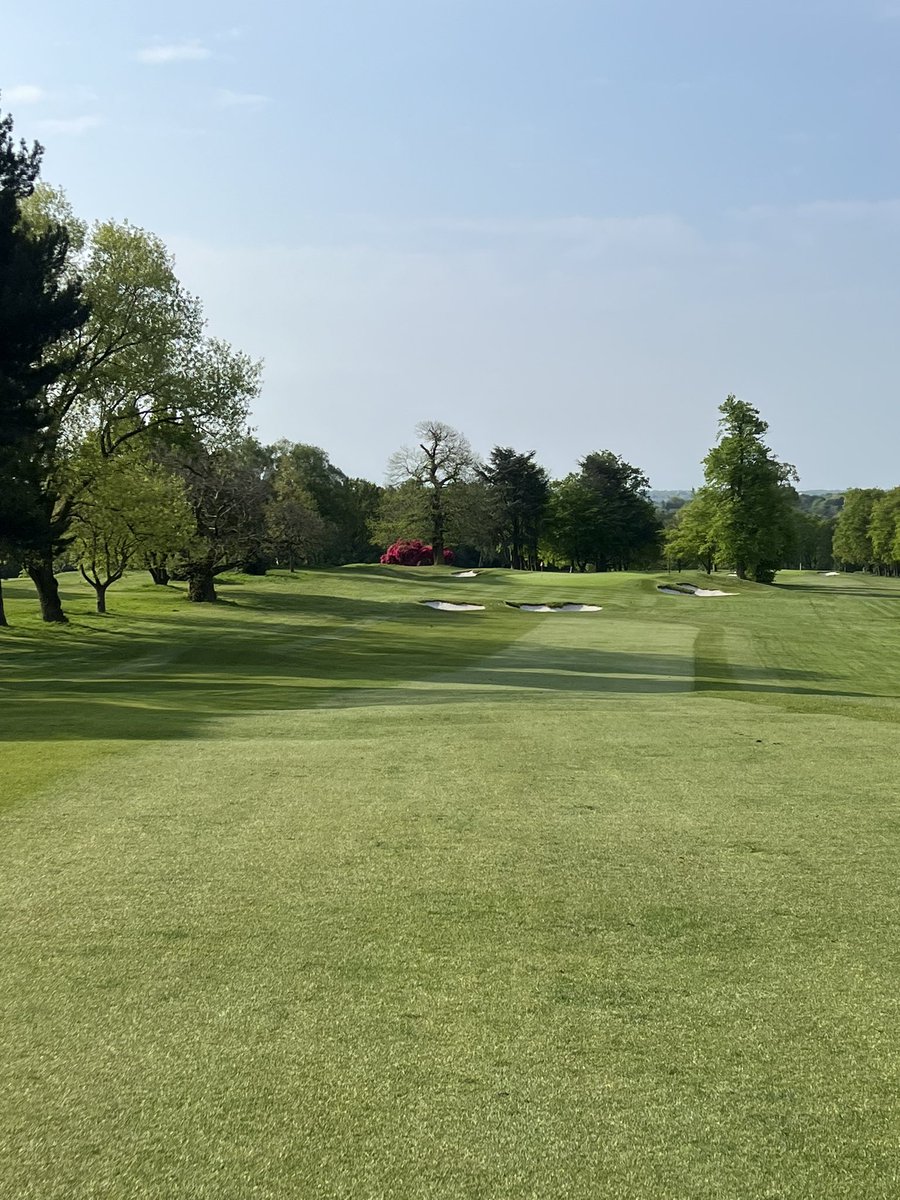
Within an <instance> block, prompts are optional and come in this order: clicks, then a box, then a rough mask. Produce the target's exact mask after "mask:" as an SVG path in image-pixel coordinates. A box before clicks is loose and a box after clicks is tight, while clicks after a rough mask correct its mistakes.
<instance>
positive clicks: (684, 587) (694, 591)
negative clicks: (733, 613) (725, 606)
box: [658, 583, 737, 596]
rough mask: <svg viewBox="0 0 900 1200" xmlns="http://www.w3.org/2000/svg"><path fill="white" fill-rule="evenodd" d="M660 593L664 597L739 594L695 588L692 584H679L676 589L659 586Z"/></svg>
mask: <svg viewBox="0 0 900 1200" xmlns="http://www.w3.org/2000/svg"><path fill="white" fill-rule="evenodd" d="M658 590H659V591H661V592H662V593H663V595H664V596H736V595H737V592H720V591H718V590H717V589H714V588H699V587H694V585H693V584H692V583H679V584H678V585H677V586H675V587H666V586H665V585H664V584H660V585H659V589H658Z"/></svg>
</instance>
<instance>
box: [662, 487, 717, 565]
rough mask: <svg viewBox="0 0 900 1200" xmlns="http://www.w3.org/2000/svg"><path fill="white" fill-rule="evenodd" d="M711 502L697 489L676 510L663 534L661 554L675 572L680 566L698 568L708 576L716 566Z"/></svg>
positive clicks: (705, 494)
mask: <svg viewBox="0 0 900 1200" xmlns="http://www.w3.org/2000/svg"><path fill="white" fill-rule="evenodd" d="M714 513H715V498H714V496H713V495H712V493H711V492H708V491H707V490H706V489H705V488H701V489H700V491H698V492H697V494H696V495H695V496H693V497H692V498H691V499H690V500H689V501H688V502H687V504H685V505H683V506H682V507H681V508H679V509H678V511H677V513H676V514H675V519H674V521H673V522H672V524H671V525H670V526H669V528H668V530H667V531H666V539H665V552H666V558H667V559H668V560H669V562H670V563H672V562H674V563H675V565H676V566H677V568H678V569H679V570H681V568H682V567H683V566H688V565H689V566H697V565H699V566H701V567H702V568H703V570H704V571H705V572H706V573H707V575H710V574H711V573H712V571H713V570H714V568H715V565H716V554H717V550H718V547H717V546H716V542H715V536H714V533H713V517H714Z"/></svg>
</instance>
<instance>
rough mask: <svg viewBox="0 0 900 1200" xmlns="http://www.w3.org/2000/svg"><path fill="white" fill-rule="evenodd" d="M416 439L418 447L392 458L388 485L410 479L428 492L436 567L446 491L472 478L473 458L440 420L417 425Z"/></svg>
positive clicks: (444, 520) (441, 549)
mask: <svg viewBox="0 0 900 1200" xmlns="http://www.w3.org/2000/svg"><path fill="white" fill-rule="evenodd" d="M416 437H417V438H418V439H419V444H418V445H417V446H401V448H400V449H399V450H398V451H397V452H396V453H395V454H392V455H391V457H390V460H389V462H388V482H389V483H393V484H401V483H403V482H404V481H405V480H407V479H413V480H415V481H416V482H417V483H419V484H420V485H421V486H422V487H424V488H427V489H428V492H429V497H428V503H429V515H430V524H431V546H432V551H433V560H432V561H433V562H434V564H435V565H436V566H437V565H439V564H443V561H444V531H445V528H446V524H447V505H446V496H445V490H446V488H447V487H449V486H450V485H451V484H454V483H464V482H466V481H467V480H469V479H471V478H472V476H473V473H474V466H475V455H474V454H473V453H472V447H471V446H470V445H469V442H468V439H467V438H465V437H464V436H463V435H462V434H461V433H459V432H458V431H457V430H456V429H452V428H451V427H450V426H449V425H445V424H444V423H443V422H442V421H422V422H421V423H420V424H419V425H417V426H416Z"/></svg>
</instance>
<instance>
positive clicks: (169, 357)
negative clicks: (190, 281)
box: [25, 189, 260, 621]
mask: <svg viewBox="0 0 900 1200" xmlns="http://www.w3.org/2000/svg"><path fill="white" fill-rule="evenodd" d="M57 214H62V216H63V218H64V219H65V215H66V214H68V218H67V223H68V224H69V225H70V227H72V228H73V229H76V230H77V231H78V235H79V236H77V237H73V238H72V239H71V241H70V247H69V250H70V252H69V255H68V264H67V267H66V270H67V271H68V273H69V275H70V276H72V277H74V276H76V275H77V276H79V277H81V278H83V281H84V282H83V286H84V294H85V297H86V299H87V302H88V304H89V305H90V310H91V311H90V317H89V319H88V320H87V321H86V322H85V323H84V324H83V325H82V326H80V327H79V328H76V329H75V330H73V331H72V333H71V334H70V335H69V337H68V338H66V339H65V340H64V341H63V343H62V344H61V345H60V347H59V350H58V355H59V357H58V358H57V359H56V360H55V362H56V364H57V365H58V364H59V363H60V362H65V366H64V369H63V370H61V371H60V372H58V374H57V376H56V378H55V379H54V380H53V382H52V383H51V384H50V385H48V386H46V387H45V388H44V391H43V396H42V404H43V406H44V412H45V414H46V424H45V431H44V436H43V439H42V444H41V457H40V464H41V469H40V489H39V491H40V494H39V503H38V513H39V521H40V538H39V539H36V541H35V544H34V546H33V548H32V550H31V553H30V554H29V556H28V557H27V559H26V566H27V569H28V572H29V574H30V575H31V578H32V580H33V581H34V583H35V586H36V588H37V591H38V595H39V597H40V600H41V607H42V612H43V615H44V619H45V620H51V621H62V620H65V616H64V613H63V611H62V607H61V605H60V602H59V595H58V589H57V586H56V580H55V577H54V571H53V560H54V555H55V553H56V552H57V551H58V550H59V548H60V547H61V546H62V545H64V544H65V542H66V541H67V540H68V539H69V537H70V534H71V526H72V522H73V521H74V519H75V512H76V508H77V503H78V499H79V496H80V495H81V494H82V493H83V492H84V491H85V490H86V489H87V488H89V487H90V484H91V475H90V473H89V472H87V473H82V474H78V473H77V472H75V471H73V470H72V469H71V461H72V454H73V448H74V447H75V446H81V445H83V444H84V443H85V442H86V441H90V442H92V443H93V444H94V445H95V447H96V449H97V453H98V455H99V458H100V459H104V460H105V459H109V458H111V457H113V456H115V455H116V454H118V453H120V452H121V451H123V450H124V449H125V448H126V447H127V446H129V445H130V444H131V443H132V442H133V441H135V440H138V441H141V442H144V441H146V442H150V441H152V442H154V443H164V442H172V441H177V440H180V439H183V438H185V437H187V438H188V439H189V440H191V441H192V443H195V442H196V441H197V439H202V438H204V437H212V438H217V437H219V436H220V435H222V434H223V433H226V432H227V434H228V435H229V436H233V435H234V434H235V432H236V431H237V430H238V429H239V428H240V427H241V425H242V424H243V423H244V421H245V419H246V414H247V409H248V405H249V402H250V399H251V398H252V397H253V396H254V395H255V394H256V392H257V390H258V383H259V373H260V368H259V365H258V364H256V363H253V362H251V361H250V360H249V359H248V358H247V357H246V356H245V355H243V354H240V353H238V352H236V351H234V350H232V349H231V347H230V346H228V345H227V344H226V343H224V342H222V341H218V340H216V339H213V338H209V337H207V336H206V335H205V333H204V322H203V314H202V309H201V306H200V303H199V301H198V300H197V299H196V298H195V297H193V296H191V295H190V294H189V293H187V292H186V291H185V289H184V288H183V287H182V285H181V284H180V283H179V281H178V279H177V277H176V275H175V271H174V262H173V259H172V256H171V255H170V254H169V253H168V251H167V250H166V248H165V246H164V245H163V243H162V242H161V241H160V239H159V238H157V237H155V236H154V235H153V234H150V233H147V232H146V231H145V230H142V229H139V228H136V227H135V226H132V225H129V224H127V223H124V224H117V223H115V222H110V221H108V222H103V223H100V224H96V225H94V226H93V227H92V228H91V230H90V231H85V230H84V228H83V227H82V226H79V225H78V223H77V222H75V221H74V219H72V218H71V213H69V210H68V207H67V205H66V203H65V200H64V198H63V197H62V196H61V194H60V193H58V192H53V191H52V190H50V189H45V190H43V191H38V192H37V193H36V194H35V195H34V196H33V197H32V198H31V199H30V200H29V202H28V204H27V205H26V206H25V216H26V221H27V223H28V225H29V227H30V228H31V229H32V230H33V231H34V234H35V235H36V236H37V235H39V234H40V231H41V230H42V229H43V227H44V226H45V225H46V224H47V223H48V219H49V220H50V221H51V222H52V221H53V219H54V218H55V217H56V216H57Z"/></svg>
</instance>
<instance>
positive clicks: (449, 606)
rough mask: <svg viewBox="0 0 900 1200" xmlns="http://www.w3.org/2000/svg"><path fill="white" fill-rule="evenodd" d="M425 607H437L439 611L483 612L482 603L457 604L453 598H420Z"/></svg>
mask: <svg viewBox="0 0 900 1200" xmlns="http://www.w3.org/2000/svg"><path fill="white" fill-rule="evenodd" d="M420 603H422V604H424V605H425V607H426V608H437V609H440V611H441V612H484V605H483V604H457V603H456V602H455V601H453V600H422V601H420Z"/></svg>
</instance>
